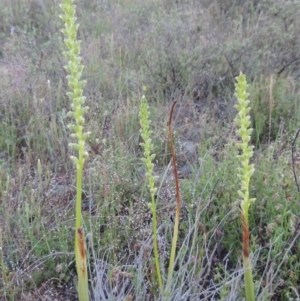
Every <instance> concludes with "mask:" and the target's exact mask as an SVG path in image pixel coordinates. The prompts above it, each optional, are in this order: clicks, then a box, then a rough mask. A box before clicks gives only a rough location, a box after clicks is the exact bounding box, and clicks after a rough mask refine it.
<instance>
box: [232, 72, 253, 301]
mask: <svg viewBox="0 0 300 301" xmlns="http://www.w3.org/2000/svg"><path fill="white" fill-rule="evenodd" d="M236 80H237V83H236V86H235V88H236V89H235V91H236V92H235V96H236V97H237V100H238V103H237V105H236V106H235V107H236V108H237V110H238V114H237V117H236V119H235V122H236V124H237V126H238V129H237V131H236V132H237V135H238V136H239V137H240V138H241V142H240V143H238V148H239V149H240V151H241V154H240V155H238V156H237V158H238V160H239V162H240V167H238V174H237V176H238V178H239V179H240V181H241V188H240V189H239V190H238V195H239V196H240V198H241V199H242V200H241V211H242V212H241V213H242V214H241V218H242V229H243V266H244V278H245V293H246V300H247V301H254V300H255V294H254V284H253V276H252V267H251V260H250V257H249V253H250V251H249V236H250V234H249V223H248V210H249V207H250V205H251V204H253V203H254V201H255V199H254V198H250V197H249V184H250V178H251V176H252V175H253V173H254V165H253V164H250V159H251V158H252V156H253V146H251V145H249V142H250V140H251V133H252V128H251V121H250V116H249V112H250V106H249V103H250V102H249V100H248V99H247V98H248V96H249V94H248V93H247V92H246V89H247V82H246V77H245V75H243V74H242V73H241V74H240V75H239V76H238V77H237V78H236Z"/></svg>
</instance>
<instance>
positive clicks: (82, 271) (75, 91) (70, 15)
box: [60, 0, 89, 301]
mask: <svg viewBox="0 0 300 301" xmlns="http://www.w3.org/2000/svg"><path fill="white" fill-rule="evenodd" d="M60 7H61V9H62V10H63V11H64V14H63V15H60V18H61V19H62V20H63V22H64V25H65V27H64V29H62V30H61V32H62V33H63V34H64V36H65V39H64V42H65V44H66V46H67V51H63V54H64V56H65V57H66V58H67V60H68V63H67V65H66V66H65V69H66V70H67V72H68V75H67V80H68V85H69V87H70V89H71V91H69V92H67V95H68V96H69V98H70V99H71V101H72V103H71V109H72V111H71V112H69V113H68V115H69V116H70V117H72V118H73V119H74V121H75V123H71V124H69V125H68V127H69V129H70V130H71V131H72V132H73V133H72V134H71V137H72V138H73V139H75V140H76V141H75V142H73V143H70V144H69V146H70V148H72V149H74V150H75V151H77V152H78V156H77V157H76V156H71V160H72V161H73V163H74V164H75V166H76V170H77V184H76V229H75V257H76V268H77V275H78V297H79V300H80V301H88V300H89V293H88V273H87V264H86V256H85V251H84V233H83V229H82V227H81V202H82V199H81V198H82V172H83V166H84V161H85V159H86V158H87V156H88V153H87V152H86V151H85V147H84V145H85V140H86V138H87V137H88V135H89V133H88V132H86V133H84V132H83V127H84V121H85V120H84V115H85V113H86V112H87V110H88V107H83V105H84V102H85V97H84V96H83V87H84V85H85V83H86V82H85V81H84V80H81V76H82V71H83V65H81V57H80V41H78V40H76V36H77V30H78V27H79V25H78V24H76V17H75V12H76V6H75V5H74V3H73V0H63V1H62V4H60Z"/></svg>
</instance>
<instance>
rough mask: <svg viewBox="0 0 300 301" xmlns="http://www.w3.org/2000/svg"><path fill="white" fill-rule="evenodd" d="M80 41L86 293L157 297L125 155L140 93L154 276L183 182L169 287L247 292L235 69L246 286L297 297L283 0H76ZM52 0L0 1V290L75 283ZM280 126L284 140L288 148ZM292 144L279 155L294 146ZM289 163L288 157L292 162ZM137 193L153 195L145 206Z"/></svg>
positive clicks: (292, 110)
mask: <svg viewBox="0 0 300 301" xmlns="http://www.w3.org/2000/svg"><path fill="white" fill-rule="evenodd" d="M75 3H76V5H77V7H76V17H77V22H78V23H79V24H80V27H79V28H78V32H77V37H78V39H79V40H81V41H82V43H81V54H82V65H84V66H85V67H84V69H83V70H82V78H83V79H84V80H86V82H87V83H86V86H85V89H84V92H83V95H84V96H85V97H86V101H85V105H86V106H88V107H89V110H88V112H86V114H85V124H84V126H85V131H86V132H90V133H91V134H90V136H89V137H86V140H85V148H86V151H87V152H88V153H89V157H87V158H86V159H85V164H84V168H83V177H82V192H81V198H82V205H81V215H82V217H81V221H82V223H81V225H82V227H83V229H84V233H85V236H86V239H85V243H86V252H87V261H88V262H87V269H88V278H89V292H90V296H91V299H92V300H122V301H123V300H127V301H128V300H162V298H163V295H162V294H165V293H166V292H165V291H164V292H163V293H162V292H161V291H160V289H159V286H160V284H159V283H158V276H157V269H156V265H157V261H156V259H155V256H154V249H153V228H152V226H153V224H152V221H153V218H154V217H153V214H152V213H151V208H149V206H148V204H149V203H151V202H152V203H153V201H152V198H153V197H152V196H151V193H150V191H149V186H148V183H149V179H148V178H147V175H146V172H147V171H146V168H145V166H144V164H143V162H142V161H141V158H143V157H144V149H143V148H142V147H141V145H140V143H142V142H143V138H142V137H141V133H140V122H139V110H140V103H141V99H142V95H145V97H146V99H147V100H148V104H149V110H148V114H149V120H151V126H150V131H152V133H151V139H152V145H153V148H152V151H151V153H152V154H155V158H154V159H153V160H152V163H153V164H154V166H153V177H154V179H155V183H154V185H155V188H156V191H155V195H154V197H155V205H156V219H157V226H156V231H157V233H156V234H157V253H158V254H157V257H158V259H159V265H160V272H161V278H162V283H163V286H164V288H165V287H166V283H167V280H168V274H169V271H168V268H169V264H170V254H171V249H172V239H173V230H174V223H175V212H176V202H177V200H176V189H175V181H174V176H173V170H172V169H173V168H172V164H171V159H172V156H171V151H170V147H169V137H168V126H167V123H168V120H169V114H170V110H171V106H172V104H173V102H174V101H175V100H176V101H177V104H176V107H175V110H174V116H173V134H174V146H175V149H176V155H177V167H178V174H179V182H180V183H179V184H180V192H181V210H180V223H179V229H178V238H177V245H176V253H175V260H174V268H173V272H172V281H170V287H169V293H168V294H169V297H168V298H169V300H175V301H176V300H224V301H225V300H226V301H228V300H232V301H233V300H234V301H235V300H245V292H244V285H243V284H244V273H243V254H242V252H241V249H242V230H241V229H242V224H241V218H240V196H239V194H238V192H237V191H238V189H240V179H239V178H238V177H237V175H236V174H237V172H236V171H237V170H238V167H239V161H238V160H237V157H236V150H237V147H238V144H239V143H240V141H239V140H238V138H237V136H236V134H235V132H236V128H237V125H236V124H235V122H234V119H235V116H236V114H237V111H236V109H235V107H234V106H235V105H236V103H237V99H236V97H235V95H234V93H235V77H236V76H238V75H239V73H240V71H242V72H243V74H245V75H246V76H247V82H248V85H249V86H248V88H247V92H248V93H249V94H250V95H249V101H250V104H251V111H250V112H249V113H250V117H251V122H252V124H251V125H250V127H251V128H253V132H252V133H251V141H249V145H253V146H254V149H253V157H252V159H251V162H250V163H251V164H254V166H255V172H254V174H253V175H252V177H251V183H250V186H249V193H250V195H251V197H253V198H255V199H256V200H257V201H256V202H255V203H253V204H252V205H251V206H250V207H249V213H248V223H249V229H250V244H249V247H250V257H249V258H250V260H251V264H252V271H253V286H254V292H255V298H256V300H287V301H288V300H297V299H299V296H300V292H299V287H300V279H299V275H300V263H299V225H300V220H299V216H298V212H300V203H299V202H298V198H299V194H298V191H297V187H296V185H295V183H294V175H293V171H292V165H291V162H292V158H291V144H292V141H293V139H294V137H295V133H296V132H297V130H298V129H299V125H300V106H299V91H300V89H299V88H300V87H299V83H298V79H299V62H300V60H299V57H298V53H299V49H300V38H299V35H298V31H299V24H298V23H299V21H298V20H299V14H300V4H299V3H297V2H295V1H284V0H263V1H255V0H242V1H227V0H226V1H224V0H213V1H208V0H207V1H206V0H204V1H201V3H199V2H197V1H192V0H186V1H182V0H180V1H170V0H162V1H153V0H146V1H143V2H141V1H136V0H128V1H120V0H111V1H95V0H84V1H75ZM61 13H62V12H61V9H60V7H59V3H58V1H39V0H32V1H23V0H20V1H8V0H3V1H2V2H1V3H0V20H2V21H1V24H0V41H1V43H0V75H1V81H0V108H1V109H0V300H1V301H7V300H16V301H19V300H21V301H23V300H43V298H44V300H46V298H47V297H48V296H49V297H48V299H49V298H51V300H54V299H57V300H67V299H72V298H75V296H77V283H78V278H77V271H76V265H75V254H74V235H73V234H74V230H75V229H74V225H75V199H76V189H75V188H74V187H75V186H76V185H75V184H76V166H74V164H73V162H72V161H71V160H70V156H78V154H77V153H76V152H75V151H74V150H73V149H70V148H69V146H68V144H69V143H70V142H71V141H72V137H71V135H72V134H73V133H74V130H73V129H69V127H68V124H70V123H72V122H74V120H73V118H71V116H69V115H68V114H67V113H68V112H69V111H72V107H71V103H72V102H71V101H70V99H69V97H68V96H67V95H66V92H68V91H69V87H68V81H67V79H66V75H67V72H66V70H65V69H64V66H65V65H66V64H67V59H66V58H65V57H64V56H63V55H62V51H63V50H64V47H65V46H64V43H63V35H62V33H61V32H60V30H61V28H62V21H61V19H60V18H59V17H58V16H59V15H60V14H61ZM299 144H300V140H299V141H298V140H297V141H296V145H295V148H296V153H297V152H298V149H299V147H300V145H299ZM296 159H297V158H294V161H297V160H296ZM295 169H296V173H298V175H297V176H299V173H300V170H299V169H298V164H297V165H295ZM152 208H153V207H152Z"/></svg>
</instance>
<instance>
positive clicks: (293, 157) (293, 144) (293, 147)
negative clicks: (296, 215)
mask: <svg viewBox="0 0 300 301" xmlns="http://www.w3.org/2000/svg"><path fill="white" fill-rule="evenodd" d="M299 134H300V130H298V132H297V134H296V136H295V138H294V140H293V143H292V166H293V174H294V179H295V183H296V186H297V189H298V192H300V185H299V183H298V180H297V175H296V169H295V153H296V140H297V138H298V136H299Z"/></svg>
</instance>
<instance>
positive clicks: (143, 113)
mask: <svg viewBox="0 0 300 301" xmlns="http://www.w3.org/2000/svg"><path fill="white" fill-rule="evenodd" d="M139 117H140V124H141V129H140V133H141V136H142V138H143V140H144V142H143V143H140V145H141V146H142V147H143V148H144V158H142V161H143V162H144V163H145V166H146V177H147V179H148V181H149V189H150V195H151V206H150V207H151V212H152V228H153V245H154V247H153V248H154V257H155V266H156V274H157V279H158V284H159V287H160V289H161V290H162V277H161V273H160V265H159V258H158V244H157V222H156V201H155V192H156V188H155V180H156V177H155V176H154V175H153V168H154V164H153V163H152V161H153V160H154V158H155V154H151V152H152V150H153V144H152V140H151V138H150V137H151V134H152V131H151V130H150V118H149V106H148V103H147V100H146V98H145V96H143V97H142V100H141V105H140V113H139Z"/></svg>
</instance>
